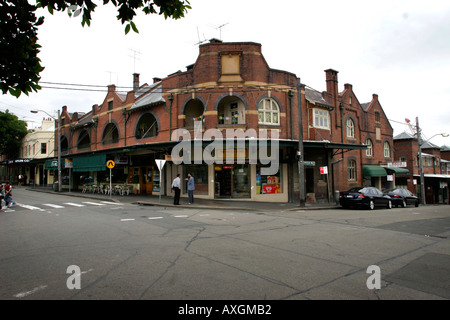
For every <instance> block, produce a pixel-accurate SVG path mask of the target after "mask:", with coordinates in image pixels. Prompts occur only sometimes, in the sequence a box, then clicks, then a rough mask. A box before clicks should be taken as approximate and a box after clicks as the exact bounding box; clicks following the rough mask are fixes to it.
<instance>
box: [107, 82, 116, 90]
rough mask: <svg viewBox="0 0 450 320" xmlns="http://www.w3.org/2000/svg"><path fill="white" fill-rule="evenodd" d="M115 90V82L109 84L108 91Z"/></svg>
mask: <svg viewBox="0 0 450 320" xmlns="http://www.w3.org/2000/svg"><path fill="white" fill-rule="evenodd" d="M114 91H116V85H115V84H110V85H109V86H108V92H114Z"/></svg>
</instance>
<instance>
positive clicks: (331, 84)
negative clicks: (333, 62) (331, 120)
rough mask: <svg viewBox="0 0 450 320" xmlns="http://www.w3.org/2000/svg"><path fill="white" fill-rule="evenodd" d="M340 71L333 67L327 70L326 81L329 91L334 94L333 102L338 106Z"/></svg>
mask: <svg viewBox="0 0 450 320" xmlns="http://www.w3.org/2000/svg"><path fill="white" fill-rule="evenodd" d="M338 72H339V71H336V70H333V69H327V70H325V75H326V82H327V92H328V93H329V94H331V96H332V103H333V105H334V106H335V107H338V104H337V98H338V76H337V74H338Z"/></svg>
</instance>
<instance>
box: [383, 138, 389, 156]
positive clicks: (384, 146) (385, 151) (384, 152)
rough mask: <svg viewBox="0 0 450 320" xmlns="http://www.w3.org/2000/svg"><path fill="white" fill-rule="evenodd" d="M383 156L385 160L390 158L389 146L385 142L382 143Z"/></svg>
mask: <svg viewBox="0 0 450 320" xmlns="http://www.w3.org/2000/svg"><path fill="white" fill-rule="evenodd" d="M383 154H384V157H385V158H390V157H391V146H390V144H389V142H387V141H385V142H384V143H383Z"/></svg>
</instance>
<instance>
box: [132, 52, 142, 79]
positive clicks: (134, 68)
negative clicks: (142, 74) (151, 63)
mask: <svg viewBox="0 0 450 320" xmlns="http://www.w3.org/2000/svg"><path fill="white" fill-rule="evenodd" d="M129 50H130V51H131V52H133V55H132V56H129V57H131V58H133V73H136V60H141V59H139V58H137V57H136V55H137V54H141V53H140V52H139V51H137V50H134V49H129Z"/></svg>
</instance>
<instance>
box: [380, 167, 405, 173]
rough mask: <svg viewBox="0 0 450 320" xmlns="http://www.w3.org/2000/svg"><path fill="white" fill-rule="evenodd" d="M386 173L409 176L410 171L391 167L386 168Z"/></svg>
mask: <svg viewBox="0 0 450 320" xmlns="http://www.w3.org/2000/svg"><path fill="white" fill-rule="evenodd" d="M385 169H386V171H387V172H388V173H390V174H392V173H395V174H409V170H408V169H406V168H396V167H389V168H385Z"/></svg>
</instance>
